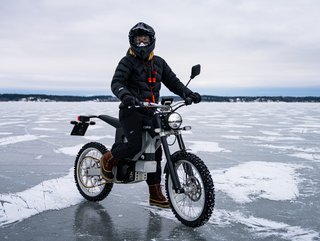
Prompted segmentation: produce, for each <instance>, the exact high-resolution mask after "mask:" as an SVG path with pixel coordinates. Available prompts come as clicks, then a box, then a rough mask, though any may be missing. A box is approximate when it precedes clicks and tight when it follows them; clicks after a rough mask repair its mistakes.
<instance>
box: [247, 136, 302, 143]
mask: <svg viewBox="0 0 320 241" xmlns="http://www.w3.org/2000/svg"><path fill="white" fill-rule="evenodd" d="M243 138H247V139H254V140H258V141H271V142H273V141H303V140H304V138H302V137H294V136H243Z"/></svg>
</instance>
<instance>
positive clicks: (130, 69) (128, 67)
mask: <svg viewBox="0 0 320 241" xmlns="http://www.w3.org/2000/svg"><path fill="white" fill-rule="evenodd" d="M150 75H151V76H150ZM148 77H155V78H156V80H155V83H154V82H152V83H149V82H148ZM161 83H163V84H164V85H165V86H166V87H167V88H168V89H169V90H170V91H172V92H173V93H175V94H176V95H179V96H180V97H182V98H183V97H184V96H188V95H189V94H190V93H192V91H191V90H189V89H188V88H187V87H186V86H185V85H184V84H183V83H182V82H181V81H180V80H179V79H178V78H177V77H176V75H175V74H174V73H173V71H172V70H171V69H170V67H169V66H168V64H167V63H166V62H165V60H164V59H162V58H161V57H159V56H153V58H152V59H151V60H148V61H147V62H144V61H143V60H141V59H140V58H136V57H134V56H133V55H131V54H130V53H129V51H128V53H127V55H126V56H125V57H123V58H122V59H121V60H120V62H119V64H118V66H117V68H116V71H115V73H114V76H113V79H112V82H111V90H112V92H113V93H114V95H115V96H117V97H118V98H119V99H120V100H122V98H123V97H124V96H125V95H132V96H134V97H136V98H137V99H139V100H140V101H155V102H158V101H159V96H160V89H161ZM152 96H154V97H152Z"/></svg>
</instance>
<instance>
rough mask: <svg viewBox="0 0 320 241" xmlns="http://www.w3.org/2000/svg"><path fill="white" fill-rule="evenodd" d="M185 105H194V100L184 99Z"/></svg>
mask: <svg viewBox="0 0 320 241" xmlns="http://www.w3.org/2000/svg"><path fill="white" fill-rule="evenodd" d="M184 103H185V104H186V105H191V104H192V99H191V98H190V97H187V98H184Z"/></svg>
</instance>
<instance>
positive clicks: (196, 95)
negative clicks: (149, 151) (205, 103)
mask: <svg viewBox="0 0 320 241" xmlns="http://www.w3.org/2000/svg"><path fill="white" fill-rule="evenodd" d="M188 98H190V99H191V100H192V102H193V103H195V104H198V103H199V102H200V101H201V95H200V94H199V93H197V92H192V93H191V94H189V95H188Z"/></svg>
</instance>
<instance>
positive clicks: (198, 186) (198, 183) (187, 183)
mask: <svg viewBox="0 0 320 241" xmlns="http://www.w3.org/2000/svg"><path fill="white" fill-rule="evenodd" d="M184 164H187V165H188V166H189V167H191V173H193V175H192V176H190V175H188V174H187V173H186V171H185V168H184ZM175 168H176V170H177V174H178V178H179V181H180V184H181V187H182V188H184V190H185V193H181V194H178V193H176V192H175V190H174V189H173V183H172V179H171V176H169V179H168V189H169V190H168V193H169V196H170V201H171V204H172V206H173V208H174V209H175V211H176V212H177V213H178V215H179V216H180V217H182V218H183V219H185V220H187V221H194V220H196V219H198V218H199V217H200V216H201V214H202V212H203V210H204V205H205V196H204V193H205V192H204V184H203V180H202V178H201V176H200V174H199V172H198V170H197V168H196V167H195V166H194V165H193V164H192V163H191V162H189V161H187V160H180V161H178V162H177V163H176V164H175Z"/></svg>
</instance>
